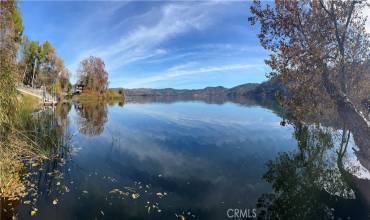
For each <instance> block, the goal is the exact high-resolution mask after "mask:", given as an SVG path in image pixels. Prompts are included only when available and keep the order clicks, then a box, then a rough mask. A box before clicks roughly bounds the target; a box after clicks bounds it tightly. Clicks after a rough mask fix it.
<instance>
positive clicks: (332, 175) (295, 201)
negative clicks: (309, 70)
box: [257, 121, 370, 219]
mask: <svg viewBox="0 0 370 220" xmlns="http://www.w3.org/2000/svg"><path fill="white" fill-rule="evenodd" d="M291 123H292V125H293V127H294V136H295V138H296V140H297V144H298V147H297V148H298V149H297V150H296V151H294V152H285V153H281V154H280V155H279V156H278V157H277V158H276V159H275V160H274V161H269V162H268V163H267V172H266V173H265V175H264V176H263V178H264V179H265V180H266V181H267V182H269V183H271V184H272V187H273V193H268V194H263V195H262V196H261V197H260V199H259V201H258V202H257V207H258V208H259V218H260V219H333V218H335V219H337V218H343V219H347V218H351V219H366V218H367V217H368V211H369V209H368V207H369V206H368V204H367V202H366V199H365V198H366V197H368V195H369V194H367V195H366V192H364V191H363V190H362V189H361V188H360V186H361V184H362V185H363V184H365V185H367V186H369V183H370V182H369V181H368V180H365V179H360V178H358V175H357V174H359V171H360V167H359V166H356V165H353V164H351V163H349V161H348V160H347V159H348V158H347V156H348V146H349V142H350V140H351V136H352V133H351V131H350V130H349V129H347V128H346V127H345V126H342V128H341V129H334V128H325V127H323V126H322V125H321V124H319V123H315V124H311V125H308V124H305V123H303V122H299V121H293V122H291ZM354 139H356V138H355V137H354ZM360 162H361V161H360Z"/></svg>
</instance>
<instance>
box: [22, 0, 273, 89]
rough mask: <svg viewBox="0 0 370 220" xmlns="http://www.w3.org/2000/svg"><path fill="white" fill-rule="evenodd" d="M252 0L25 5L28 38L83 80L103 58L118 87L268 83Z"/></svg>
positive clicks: (45, 3)
mask: <svg viewBox="0 0 370 220" xmlns="http://www.w3.org/2000/svg"><path fill="white" fill-rule="evenodd" d="M249 6H250V2H233V1H201V2H178V1H171V2H169V1H168V2H157V1H146V2H69V1H62V2H59V1H58V2H27V1H26V2H22V3H20V10H21V13H22V16H23V23H24V26H25V31H24V34H25V35H27V36H29V37H30V38H31V39H32V40H36V41H39V42H43V41H45V40H48V41H50V42H51V43H52V44H53V45H54V47H55V48H56V50H57V52H58V54H59V55H60V56H61V57H62V58H63V60H64V61H65V64H66V66H67V67H68V68H69V69H70V71H71V72H72V82H74V81H75V80H76V77H75V72H76V69H77V67H78V63H79V62H80V61H81V60H82V59H84V58H86V57H88V56H90V55H92V56H97V57H101V58H102V59H103V60H104V61H105V64H106V69H107V71H108V73H109V81H110V86H111V87H125V88H139V87H140V88H142V87H151V88H168V87H172V88H178V89H183V88H203V87H206V86H218V85H221V86H225V87H233V86H236V85H239V84H243V83H247V82H261V81H264V80H266V77H265V73H266V72H268V67H267V66H266V65H265V64H264V59H265V58H266V57H267V52H266V51H265V50H264V49H263V48H262V47H261V46H260V45H259V41H258V38H257V36H256V35H257V32H258V28H257V27H253V26H251V25H250V24H249V23H248V16H249V15H250V12H249Z"/></svg>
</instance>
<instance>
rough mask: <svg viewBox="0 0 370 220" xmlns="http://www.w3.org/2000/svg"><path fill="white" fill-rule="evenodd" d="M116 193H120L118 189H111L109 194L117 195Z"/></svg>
mask: <svg viewBox="0 0 370 220" xmlns="http://www.w3.org/2000/svg"><path fill="white" fill-rule="evenodd" d="M118 192H120V190H119V189H112V190H111V191H110V192H109V193H118Z"/></svg>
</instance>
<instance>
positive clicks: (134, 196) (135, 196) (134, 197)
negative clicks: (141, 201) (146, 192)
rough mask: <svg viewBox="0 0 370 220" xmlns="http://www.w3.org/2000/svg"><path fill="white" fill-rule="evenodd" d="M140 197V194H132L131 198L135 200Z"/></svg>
mask: <svg viewBox="0 0 370 220" xmlns="http://www.w3.org/2000/svg"><path fill="white" fill-rule="evenodd" d="M139 197H140V194H139V193H132V194H131V198H133V199H138V198H139Z"/></svg>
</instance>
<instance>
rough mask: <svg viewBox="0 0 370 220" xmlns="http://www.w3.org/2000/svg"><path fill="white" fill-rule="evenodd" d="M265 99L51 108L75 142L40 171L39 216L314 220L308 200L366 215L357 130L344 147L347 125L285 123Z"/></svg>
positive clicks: (322, 208) (329, 212)
mask: <svg viewBox="0 0 370 220" xmlns="http://www.w3.org/2000/svg"><path fill="white" fill-rule="evenodd" d="M264 106H265V107H261V105H258V104H256V103H253V102H239V103H238V102H233V101H223V102H212V101H211V102H204V101H199V100H198V101H194V100H193V101H191V100H187V101H171V102H150V101H147V102H145V101H144V102H143V101H139V102H134V101H133V102H129V103H125V104H123V103H109V104H106V103H96V102H87V103H73V104H72V105H65V106H64V107H62V110H61V111H58V112H57V113H53V114H56V116H55V117H56V120H57V123H58V126H59V127H61V128H63V132H62V135H63V136H65V137H68V138H69V139H70V145H69V148H68V149H67V150H66V151H65V152H64V153H63V157H62V158H59V159H56V160H51V161H48V162H46V163H45V164H43V165H42V166H41V167H37V169H35V168H31V169H33V170H34V171H35V172H34V177H33V180H35V182H36V185H37V187H36V188H37V190H35V191H36V192H35V196H36V197H37V201H36V200H35V203H36V205H37V209H38V212H37V219H55V220H58V219H227V218H228V216H229V218H230V216H231V215H234V217H235V209H241V210H248V211H251V210H253V209H257V208H258V210H262V214H263V209H264V208H265V209H266V210H268V209H267V208H268V207H269V208H270V209H271V210H274V211H273V212H272V214H271V215H270V216H272V218H271V219H275V218H274V217H273V216H290V217H291V219H295V218H296V217H302V216H306V218H304V219H310V217H307V215H310V212H313V211H310V209H309V207H314V208H315V213H316V212H317V215H318V216H321V217H323V218H322V219H326V217H327V216H328V218H330V216H334V217H348V216H349V217H352V218H354V219H356V217H363V216H367V215H368V213H369V212H368V208H367V207H368V206H367V203H366V201H365V202H364V200H363V199H360V198H358V197H356V195H357V194H356V193H358V192H357V191H356V190H355V189H354V188H355V187H353V185H351V183H354V182H355V183H356V181H357V180H358V181H360V182H361V180H363V181H367V178H369V177H368V176H370V175H368V171H367V170H366V169H365V168H364V167H363V166H362V165H361V163H360V162H361V161H359V160H358V159H357V156H358V155H356V149H357V146H356V145H355V141H354V138H353V137H352V136H351V134H349V135H348V138H347V139H346V140H347V141H346V142H343V138H342V137H347V134H348V133H345V131H346V130H345V129H339V128H335V126H331V125H325V124H315V123H308V122H305V123H301V122H298V121H296V120H294V121H293V120H292V121H293V122H291V123H287V124H285V116H284V113H283V112H282V111H280V110H278V109H275V108H271V107H269V108H268V107H266V105H264ZM341 132H344V133H343V135H342V133H341ZM344 147H345V148H344ZM357 152H358V150H357ZM269 161H270V162H269ZM338 161H339V162H338ZM347 173H349V175H350V177H349V176H346V174H347ZM344 177H346V178H347V179H346V178H344ZM348 178H350V179H351V181H348ZM354 180H356V181H354ZM358 181H357V182H358ZM366 183H367V182H366ZM357 185H358V184H357ZM359 193H360V194H359V195H364V193H363V192H362V191H361V190H360V191H359ZM365 197H366V196H365ZM31 199H32V198H31V197H27V198H25V199H23V201H22V202H23V204H18V205H17V212H18V213H19V217H20V219H32V218H33V217H31V216H30V211H31V205H29V204H27V202H26V204H24V203H25V201H28V200H31ZM287 207H290V208H289V210H284V209H287ZM343 207H346V208H345V209H343ZM230 209H231V211H230ZM259 212H260V211H259ZM249 214H251V213H249ZM183 217H184V218H183ZM311 217H312V219H315V216H311ZM265 218H266V216H265ZM285 219H288V218H285ZM316 219H317V218H316Z"/></svg>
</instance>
